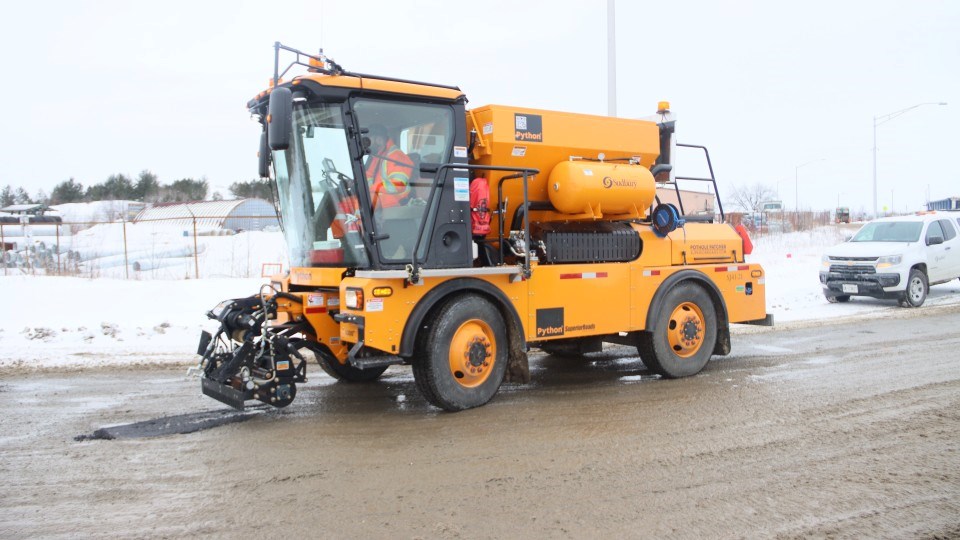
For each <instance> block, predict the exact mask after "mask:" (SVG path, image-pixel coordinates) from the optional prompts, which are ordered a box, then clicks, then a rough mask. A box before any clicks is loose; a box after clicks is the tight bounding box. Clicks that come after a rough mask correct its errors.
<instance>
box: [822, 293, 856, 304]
mask: <svg viewBox="0 0 960 540" xmlns="http://www.w3.org/2000/svg"><path fill="white" fill-rule="evenodd" d="M824 296H826V297H827V302H830V303H831V304H836V303H837V302H840V303H841V304H842V303H844V302H849V301H850V295H849V294H840V295H837V296H833V295H829V294H825V295H824Z"/></svg>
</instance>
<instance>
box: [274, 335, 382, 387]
mask: <svg viewBox="0 0 960 540" xmlns="http://www.w3.org/2000/svg"><path fill="white" fill-rule="evenodd" d="M290 346H291V347H293V348H294V349H296V350H297V352H299V353H300V354H303V355H304V358H306V359H307V360H308V361H309V360H310V356H311V355H313V356H314V357H315V358H316V359H317V364H320V369H322V370H323V371H324V372H325V373H326V374H327V375H329V376H331V377H333V378H334V379H336V380H338V381H344V382H369V381H375V380H377V379H378V378H380V375H383V372H384V371H386V370H387V367H386V366H384V367H377V368H370V369H358V368H355V367H353V366H351V365H348V364H341V363H340V361H339V360H337V357H336V356H334V355H333V353H331V352H330V350H329V349H327V347H326V346H324V345H323V344H321V343H317V342H316V341H311V340H309V339H300V340H296V341H293V342H291V344H290Z"/></svg>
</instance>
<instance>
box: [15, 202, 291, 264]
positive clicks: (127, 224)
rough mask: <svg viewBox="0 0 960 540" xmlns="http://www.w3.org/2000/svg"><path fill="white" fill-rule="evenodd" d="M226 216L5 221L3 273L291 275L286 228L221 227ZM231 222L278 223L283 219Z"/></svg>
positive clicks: (252, 217) (235, 219)
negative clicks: (52, 221)
mask: <svg viewBox="0 0 960 540" xmlns="http://www.w3.org/2000/svg"><path fill="white" fill-rule="evenodd" d="M227 217H228V216H224V215H219V216H218V215H212V216H207V215H197V216H192V217H190V218H183V217H175V218H161V219H139V220H136V221H128V220H123V219H120V220H106V221H65V222H57V223H51V222H40V223H29V222H26V223H18V224H11V223H0V268H2V272H3V275H57V276H82V277H89V278H100V277H103V278H117V279H202V278H219V277H242V278H249V277H261V276H264V275H270V274H274V273H279V272H281V271H282V270H284V269H286V261H287V252H286V244H285V243H284V239H283V234H282V233H281V232H280V230H279V227H276V226H268V227H261V228H259V229H256V230H244V229H242V228H236V229H229V228H223V227H220V226H216V225H215V224H216V223H220V222H224V221H225V220H226V218H227ZM229 217H230V218H231V219H232V222H233V223H238V222H239V223H260V222H267V221H269V220H273V221H274V222H275V221H276V215H241V216H237V215H230V216H229ZM238 220H239V221H238ZM244 220H247V221H244Z"/></svg>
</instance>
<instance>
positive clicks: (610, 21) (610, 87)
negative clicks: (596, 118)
mask: <svg viewBox="0 0 960 540" xmlns="http://www.w3.org/2000/svg"><path fill="white" fill-rule="evenodd" d="M615 8H616V0H607V116H613V117H615V116H617V16H616V14H615V12H614V10H615Z"/></svg>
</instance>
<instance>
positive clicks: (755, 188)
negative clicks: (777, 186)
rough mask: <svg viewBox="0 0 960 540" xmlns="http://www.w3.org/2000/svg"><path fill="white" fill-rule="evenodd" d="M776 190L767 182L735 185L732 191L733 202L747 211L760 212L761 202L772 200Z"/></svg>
mask: <svg viewBox="0 0 960 540" xmlns="http://www.w3.org/2000/svg"><path fill="white" fill-rule="evenodd" d="M775 196H776V192H775V191H773V189H771V188H770V186H768V185H766V184H760V183H756V184H753V185H752V186H734V188H733V191H732V192H731V193H730V199H731V200H732V201H733V204H734V205H735V206H737V207H739V208H740V209H741V210H743V211H745V212H759V211H760V207H761V204H762V203H764V202H766V201H770V200H772V199H773V198H774V197H775Z"/></svg>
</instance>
